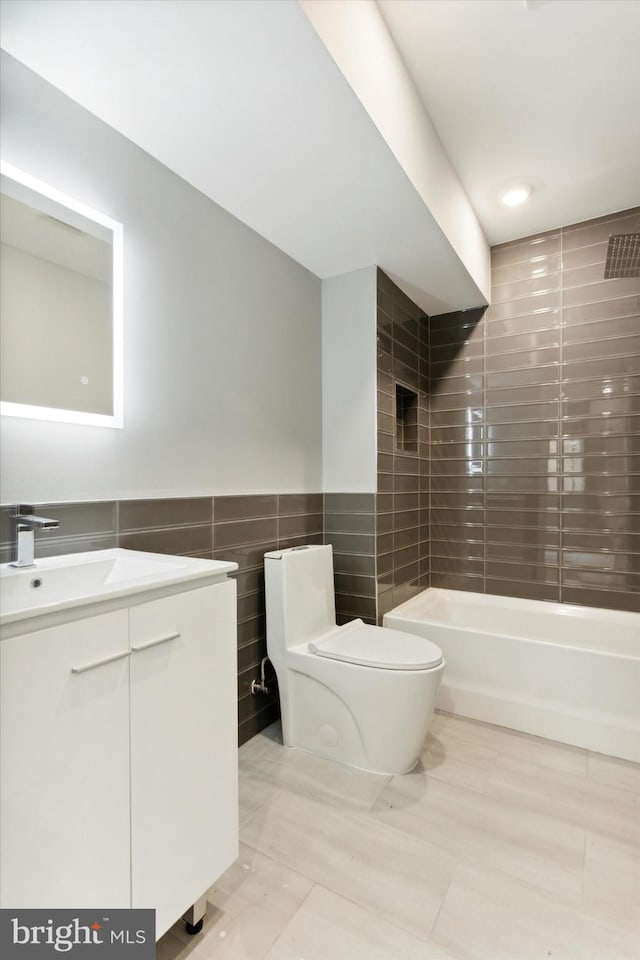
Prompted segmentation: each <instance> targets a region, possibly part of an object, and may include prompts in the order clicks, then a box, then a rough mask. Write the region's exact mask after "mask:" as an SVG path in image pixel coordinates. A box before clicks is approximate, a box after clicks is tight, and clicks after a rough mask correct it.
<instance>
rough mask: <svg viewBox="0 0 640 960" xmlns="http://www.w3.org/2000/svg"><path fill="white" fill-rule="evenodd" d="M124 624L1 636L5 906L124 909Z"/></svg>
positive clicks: (96, 622) (93, 621)
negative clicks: (5, 637) (121, 655)
mask: <svg viewBox="0 0 640 960" xmlns="http://www.w3.org/2000/svg"><path fill="white" fill-rule="evenodd" d="M127 621H128V616H127V611H126V610H122V611H116V612H114V613H109V614H106V615H104V616H99V617H91V618H88V619H86V620H79V621H76V622H75V623H70V624H65V625H63V626H59V627H53V628H51V629H47V630H40V631H37V632H35V633H30V634H26V635H24V636H21V637H13V638H10V639H8V640H3V641H2V643H0V662H1V670H2V679H1V701H0V736H1V776H2V779H1V808H2V828H1V831H2V833H1V849H2V866H1V872H0V877H1V902H2V906H3V907H12V908H19V907H23V908H28V907H69V908H75V907H87V908H91V907H129V906H130V878H129V862H130V853H129V653H128V647H129V643H128V622H127ZM123 652H124V653H125V657H124V658H121V659H111V658H112V657H116V656H117V655H118V654H121V653H123ZM105 660H107V661H109V662H104V661H105ZM74 668H75V669H76V670H77V669H78V668H80V672H75V673H74V672H72V670H73V669H74ZM84 668H88V669H84Z"/></svg>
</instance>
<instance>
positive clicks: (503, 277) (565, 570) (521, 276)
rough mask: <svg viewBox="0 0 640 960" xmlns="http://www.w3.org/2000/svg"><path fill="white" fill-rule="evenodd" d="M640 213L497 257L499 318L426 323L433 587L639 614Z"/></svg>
mask: <svg viewBox="0 0 640 960" xmlns="http://www.w3.org/2000/svg"><path fill="white" fill-rule="evenodd" d="M639 231H640V211H639V210H633V211H627V212H625V213H620V214H616V215H614V216H611V217H605V218H602V219H599V220H594V221H590V222H588V223H582V224H578V225H575V226H571V227H566V228H562V229H559V230H556V231H552V232H549V233H545V234H543V235H541V236H536V237H530V238H528V239H526V240H520V241H517V242H513V243H509V244H504V245H502V246H500V247H496V248H494V249H493V251H492V281H493V282H492V305H491V306H490V307H489V308H488V309H487V310H486V311H485V312H484V313H483V312H482V311H466V312H460V313H454V314H449V315H445V316H439V317H432V318H431V319H430V322H429V328H430V342H429V358H430V400H431V493H430V498H431V504H430V505H431V585H432V586H443V587H451V588H454V589H462V590H475V591H479V592H485V591H486V592H487V593H497V594H502V595H509V596H516V597H529V598H533V599H540V600H555V601H562V602H565V603H578V604H587V605H589V606H600V607H606V608H613V609H621V610H634V611H638V610H640V280H639V279H622V280H604V279H603V275H604V263H605V257H606V249H607V242H608V238H609V235H610V234H617V233H633V232H639Z"/></svg>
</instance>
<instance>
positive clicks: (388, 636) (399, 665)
mask: <svg viewBox="0 0 640 960" xmlns="http://www.w3.org/2000/svg"><path fill="white" fill-rule="evenodd" d="M308 649H309V652H310V653H314V654H316V655H317V656H319V657H327V658H329V659H330V660H342V661H344V662H345V663H354V664H357V665H359V666H362V667H377V668H378V669H383V670H428V669H430V668H431V667H437V666H438V665H439V664H441V663H442V650H440V648H439V647H437V646H436V644H435V643H432V642H431V641H430V640H426V639H425V638H424V637H417V636H415V635H414V634H411V633H404V632H403V631H402V630H391V629H389V628H388V627H374V626H371V625H370V624H367V623H363V622H362V620H352V621H351V622H350V623H346V624H345V625H344V626H343V627H338V628H337V629H336V630H332V631H331V632H330V633H328V634H325V635H324V636H323V637H319V638H318V639H316V640H312V641H310V643H309V648H308Z"/></svg>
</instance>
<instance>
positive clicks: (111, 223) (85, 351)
mask: <svg viewBox="0 0 640 960" xmlns="http://www.w3.org/2000/svg"><path fill="white" fill-rule="evenodd" d="M0 204H1V210H0V240H1V246H0V364H1V366H0V413H1V414H2V415H3V416H13V417H28V418H30V419H38V420H60V421H64V422H67V423H83V424H93V425H97V426H106V427H121V426H122V225H121V224H119V223H117V222H116V221H115V220H112V219H111V218H110V217H107V216H105V215H104V214H102V213H99V212H98V211H96V210H92V209H91V208H90V207H87V206H85V205H84V204H82V203H80V202H78V201H76V200H74V199H73V198H71V197H68V196H66V195H64V194H62V193H60V192H59V191H57V190H55V189H54V188H53V187H50V186H49V185H48V184H45V183H42V182H40V181H38V180H36V179H34V178H33V177H30V176H29V175H28V174H25V173H23V172H22V171H20V170H17V169H16V168H15V167H12V166H11V165H9V164H5V163H3V164H2V176H1V182H0Z"/></svg>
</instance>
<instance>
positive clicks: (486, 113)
mask: <svg viewBox="0 0 640 960" xmlns="http://www.w3.org/2000/svg"><path fill="white" fill-rule="evenodd" d="M327 2H333V0H327ZM379 6H380V9H381V10H382V12H383V15H384V17H385V19H386V22H387V24H388V26H389V28H390V30H391V32H392V35H393V36H394V38H395V40H396V43H397V45H398V48H399V50H400V52H401V54H402V57H403V59H404V62H405V64H406V65H407V67H408V69H409V71H410V73H411V74H412V75H413V78H414V80H415V82H416V85H417V87H418V89H419V91H420V93H421V96H422V98H423V101H424V103H425V105H426V107H427V110H428V112H429V114H430V115H431V117H432V119H433V121H434V123H435V126H436V128H437V130H438V132H439V134H440V137H441V140H442V142H443V144H444V146H445V149H446V151H447V153H448V155H449V157H450V159H451V161H452V163H453V166H454V167H455V168H456V170H457V172H458V175H459V177H460V178H461V180H462V182H463V184H464V186H465V188H466V190H467V193H468V195H469V198H470V200H471V202H472V204H473V206H474V208H475V211H476V214H477V215H478V218H479V219H480V221H481V223H482V225H483V227H484V229H485V232H486V234H487V236H488V237H489V239H490V240H491V241H492V242H500V241H503V240H507V239H512V238H514V237H516V236H526V235H528V234H530V233H532V232H536V231H539V230H545V229H549V228H552V227H555V226H558V225H561V224H564V223H570V222H575V221H578V220H582V219H588V218H589V217H593V216H598V215H600V214H605V213H609V212H612V211H613V210H616V209H623V208H626V207H630V206H635V205H638V204H640V124H639V123H638V117H639V116H640V75H639V69H640V67H639V64H640V57H639V56H638V41H639V39H640V0H624V2H618V0H604V2H599V0H529V2H528V4H526V5H525V3H524V2H523V0H470V2H468V0H379ZM2 46H3V47H4V49H5V50H7V51H8V52H9V53H10V54H11V55H13V56H15V57H16V58H17V59H18V60H21V61H22V62H23V63H25V64H26V65H27V66H28V67H30V68H31V69H33V70H34V71H35V72H37V73H39V74H40V75H41V76H43V77H44V78H45V79H46V80H49V81H50V82H51V83H53V84H54V85H55V86H57V87H58V88H60V89H61V90H62V91H63V92H65V93H66V94H68V95H69V96H70V97H72V98H73V99H74V100H76V101H77V102H78V103H80V104H81V105H82V106H84V107H86V108H87V109H88V110H90V111H91V112H93V113H95V114H96V115H97V116H98V117H100V118H101V119H103V120H104V121H106V122H107V123H109V124H110V125H111V126H113V127H114V128H115V129H116V130H119V131H120V132H121V133H123V134H124V135H125V136H127V137H129V139H131V140H132V141H134V142H135V143H137V144H138V145H139V146H141V147H142V148H143V149H145V150H147V151H148V152H149V153H150V154H152V155H153V156H155V157H156V158H157V159H158V160H160V161H161V162H162V163H164V164H165V165H166V166H168V167H169V168H170V169H172V170H174V171H175V172H176V173H177V174H179V175H180V176H181V177H183V178H184V179H185V180H187V181H188V182H190V183H191V184H193V185H194V186H196V187H197V188H198V189H199V190H201V191H202V192H203V193H205V194H206V195H207V196H209V197H211V198H212V199H213V200H215V201H216V202H218V203H219V204H221V206H223V207H224V208H225V209H227V210H229V211H230V212H231V213H233V214H234V215H235V216H237V217H238V218H239V219H241V220H242V221H244V222H245V223H247V224H249V226H251V227H253V228H254V229H255V230H257V231H258V232H259V233H260V234H262V235H263V236H265V237H266V238H267V239H269V240H271V241H272V242H273V243H275V244H276V245H277V246H278V247H280V248H281V249H282V250H284V251H285V252H286V253H288V254H289V255H290V256H292V257H293V258H294V259H296V260H297V261H299V262H300V263H302V264H304V265H305V266H306V267H308V268H309V269H310V270H312V271H313V272H314V273H316V274H317V275H318V276H320V277H327V276H333V275H336V274H340V273H345V272H348V271H351V270H355V269H357V268H359V267H364V266H368V265H370V264H372V263H378V264H380V265H381V266H383V267H384V268H385V269H386V270H387V272H388V273H390V275H391V276H393V277H394V279H396V280H397V281H398V282H400V284H401V286H402V287H403V288H404V289H405V290H406V291H407V293H409V294H410V295H411V296H413V297H414V299H415V300H416V301H417V302H418V303H420V304H421V306H423V308H424V309H425V310H427V312H429V313H436V312H444V311H446V310H447V309H455V308H458V307H466V306H472V305H474V304H477V303H478V302H481V299H482V298H481V297H480V296H479V295H478V290H477V288H476V287H475V285H474V283H473V282H472V281H471V279H470V277H469V275H468V274H467V271H466V270H465V269H464V267H463V266H462V264H461V263H460V261H459V260H458V259H457V257H456V256H455V254H453V252H452V248H451V245H450V244H449V242H448V241H447V239H446V237H445V236H444V234H443V233H442V231H441V230H440V229H439V228H438V226H437V224H436V223H435V221H434V218H433V216H432V215H431V213H430V211H429V210H428V209H427V208H426V206H425V204H424V203H423V202H422V201H421V199H420V197H419V196H418V194H417V192H416V190H415V188H414V187H413V185H412V183H411V182H410V180H409V179H408V177H407V176H406V175H405V173H404V172H403V171H402V170H401V168H400V166H399V164H398V163H397V161H396V159H395V157H394V156H393V154H392V153H391V151H390V150H389V148H388V146H387V144H386V143H385V141H384V140H383V138H382V137H381V136H380V134H379V132H378V130H377V129H376V127H375V125H374V124H373V122H372V121H371V118H370V117H369V115H368V114H367V113H366V111H365V110H364V108H363V106H362V104H361V103H360V101H359V100H358V99H357V97H356V96H355V94H354V93H353V91H352V89H351V87H350V86H349V85H348V83H347V82H346V80H345V78H344V76H343V75H342V73H341V72H340V70H339V69H338V67H337V66H336V63H335V62H334V60H333V59H332V57H331V56H330V55H329V53H328V51H327V50H326V48H325V47H324V46H323V44H322V43H321V41H320V39H319V37H318V35H317V34H316V33H315V31H314V30H313V28H312V27H311V25H310V23H309V21H308V20H307V19H306V17H305V16H304V14H303V13H302V11H301V10H300V8H299V7H298V5H297V3H295V2H294V0H46V2H42V0H2ZM7 159H9V160H11V158H7ZM13 162H16V161H15V160H14V161H13ZM521 178H524V179H526V180H528V181H529V182H530V183H533V184H534V185H535V188H536V189H535V192H534V194H533V197H532V200H531V202H530V204H529V205H528V206H527V207H526V208H524V209H518V210H516V211H508V210H506V209H504V208H500V207H499V206H498V203H497V200H496V194H497V193H498V192H499V190H500V189H501V188H502V187H503V186H505V185H506V184H507V183H508V182H511V181H513V180H518V179H521Z"/></svg>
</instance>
